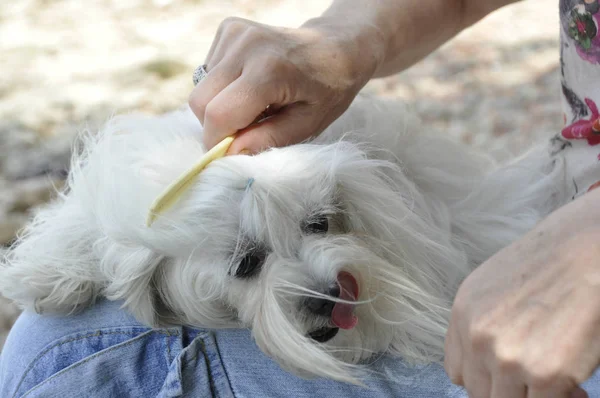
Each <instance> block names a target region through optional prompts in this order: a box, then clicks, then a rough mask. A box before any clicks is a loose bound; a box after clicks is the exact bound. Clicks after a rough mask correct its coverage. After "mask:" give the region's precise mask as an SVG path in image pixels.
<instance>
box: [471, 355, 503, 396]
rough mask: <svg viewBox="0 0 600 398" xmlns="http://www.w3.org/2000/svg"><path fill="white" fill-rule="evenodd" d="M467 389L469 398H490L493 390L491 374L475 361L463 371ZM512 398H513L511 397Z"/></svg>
mask: <svg viewBox="0 0 600 398" xmlns="http://www.w3.org/2000/svg"><path fill="white" fill-rule="evenodd" d="M463 378H464V381H465V388H466V390H467V392H468V393H469V398H489V397H490V393H491V389H492V380H491V377H490V374H489V373H488V372H487V370H486V369H485V368H484V367H483V364H478V363H476V362H475V361H468V364H467V366H465V369H464V370H463ZM511 398H512V397H511Z"/></svg>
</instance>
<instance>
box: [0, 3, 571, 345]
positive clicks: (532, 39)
mask: <svg viewBox="0 0 600 398" xmlns="http://www.w3.org/2000/svg"><path fill="white" fill-rule="evenodd" d="M557 3H558V1H557V0H527V1H523V2H520V3H518V4H515V5H512V6H509V7H506V8H505V9H502V10H500V11H498V12H496V13H494V14H492V15H490V16H489V17H487V18H486V19H485V20H483V21H482V22H480V23H479V24H477V25H476V26H474V27H472V28H471V29H469V30H467V31H465V32H463V33H462V34H460V35H459V36H458V37H456V38H455V39H454V40H452V41H451V42H450V43H448V44H447V45H446V46H444V47H443V48H441V49H440V50H438V51H437V52H435V53H434V54H432V55H431V56H429V57H428V58H427V59H425V60H424V61H422V62H421V63H419V64H417V65H415V66H414V67H413V68H411V69H409V70H407V71H406V72H404V73H402V74H400V75H398V76H394V77H391V78H387V79H383V80H376V81H373V82H371V83H370V84H369V85H368V87H367V88H366V91H368V92H371V93H374V94H377V95H383V96H388V97H398V98H402V99H405V100H406V101H408V102H409V103H410V104H411V105H412V106H413V108H414V109H415V111H416V112H417V113H418V114H419V115H420V116H421V118H422V119H423V120H424V122H425V124H424V125H425V127H426V128H436V129H441V130H442V131H444V132H445V133H447V134H450V135H452V136H455V137H457V138H459V139H461V140H463V141H465V142H467V143H469V144H471V145H474V146H476V147H480V148H483V149H485V150H489V151H492V152H493V153H494V154H495V155H496V156H498V157H505V156H507V155H508V154H511V153H512V154H514V153H516V152H518V151H520V150H522V149H524V148H526V147H527V146H528V145H529V144H530V143H531V142H532V141H534V140H537V139H542V138H544V137H550V136H551V135H552V134H554V133H556V132H557V131H558V129H560V128H561V127H562V116H561V112H560V100H559V92H560V91H559V90H560V89H559V58H558V57H559V43H558V7H557ZM328 5H329V1H327V0H279V1H276V0H97V1H93V0H86V1H79V0H13V1H3V2H0V65H1V66H0V68H1V73H0V256H1V254H2V250H5V249H6V248H7V247H9V245H10V244H11V242H12V241H13V240H14V237H15V234H16V233H17V232H18V231H19V229H20V228H22V227H23V225H24V224H25V223H26V221H27V219H28V217H29V216H30V214H31V212H32V210H33V209H35V208H36V207H37V206H40V205H42V204H43V203H45V202H46V201H47V200H49V199H50V198H51V196H52V192H53V190H54V189H55V187H60V186H61V184H62V182H63V181H64V177H65V173H66V171H67V167H68V160H69V152H70V144H71V141H72V139H73V137H74V136H75V134H77V132H78V131H81V130H83V129H91V130H94V129H97V128H98V126H99V125H101V124H102V123H103V122H104V121H106V120H107V119H108V118H109V117H110V116H111V115H114V114H116V113H125V112H129V111H145V112H150V113H160V112H164V111H167V110H170V109H172V108H175V107H178V106H180V105H182V104H183V103H185V101H186V100H187V97H188V94H189V92H190V90H191V88H192V83H191V76H192V71H193V70H194V68H195V67H196V66H197V65H199V64H202V63H203V61H204V56H205V54H206V53H207V51H208V49H209V48H210V44H211V42H212V38H213V35H214V33H215V32H216V30H217V27H218V25H219V23H220V22H221V20H223V19H224V18H226V17H228V16H239V17H243V18H248V19H253V20H256V21H259V22H263V23H267V24H272V25H279V26H288V27H295V26H298V25H300V24H301V23H302V22H304V21H305V20H306V19H308V18H310V17H314V16H317V15H319V14H320V13H321V12H322V11H323V10H324V9H325V8H326V7H327V6H328ZM431 28H432V29H435V26H433V25H432V27H431ZM17 314H18V312H17V310H16V309H15V308H14V307H13V306H12V305H10V304H9V303H7V302H6V301H5V300H3V299H1V298H0V347H1V345H2V342H3V341H4V338H5V336H6V333H7V331H8V330H9V328H10V325H11V324H12V322H13V321H14V319H15V317H16V316H17Z"/></svg>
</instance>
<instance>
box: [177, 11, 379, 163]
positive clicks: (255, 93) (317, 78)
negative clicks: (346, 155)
mask: <svg viewBox="0 0 600 398" xmlns="http://www.w3.org/2000/svg"><path fill="white" fill-rule="evenodd" d="M336 24H337V23H336V22H328V21H326V20H325V19H319V18H317V19H314V20H311V21H309V22H307V23H306V24H305V25H304V26H303V27H301V28H299V29H286V28H278V27H273V26H267V25H262V24H259V23H255V22H251V21H247V20H243V19H238V18H229V19H226V20H225V21H224V22H223V23H222V24H221V26H220V28H219V30H218V32H217V35H216V37H215V39H214V42H213V45H212V48H211V49H210V52H209V54H208V56H207V58H206V66H207V67H206V69H207V71H208V75H207V76H206V77H205V78H204V79H203V80H202V81H200V82H199V83H198V85H197V86H196V87H195V88H194V90H193V91H192V94H191V96H190V100H189V102H190V106H191V108H192V111H193V112H194V113H195V114H196V116H197V117H198V119H199V120H200V122H201V123H202V124H203V126H204V142H205V144H206V146H207V147H208V148H211V147H213V146H214V145H215V144H217V143H218V142H219V141H221V140H222V139H223V138H225V137H226V136H229V135H232V134H235V133H236V132H237V136H236V139H235V140H234V142H233V143H232V145H231V147H230V149H229V153H233V154H235V153H239V152H244V153H246V152H248V153H257V152H260V151H261V150H263V149H266V148H268V147H273V146H284V145H288V144H293V143H298V142H301V141H304V140H306V139H307V138H310V137H312V136H314V135H316V134H318V133H320V132H321V131H322V130H324V129H325V128H326V127H327V126H328V125H329V124H330V123H332V122H333V121H334V120H335V119H336V118H337V117H339V116H340V115H341V114H342V113H343V112H344V111H345V110H346V109H347V108H348V106H349V105H350V103H351V102H352V100H353V99H354V97H355V96H356V94H357V93H358V92H359V90H360V89H361V88H362V87H363V86H364V85H365V84H366V83H367V82H368V81H369V79H370V78H371V77H372V76H373V74H374V72H375V70H376V68H377V64H378V60H379V58H378V57H379V53H380V52H382V51H383V50H379V44H378V42H377V35H376V31H375V30H372V29H371V30H369V29H368V28H359V27H356V26H354V27H352V28H349V27H348V26H345V25H344V24H343V23H342V24H340V25H339V26H336ZM367 32H373V33H367ZM267 107H269V110H268V112H269V113H268V114H269V115H270V117H268V118H267V119H266V120H263V121H262V122H261V123H259V124H253V125H251V124H252V123H253V122H254V121H255V119H256V118H257V117H258V116H259V115H260V114H261V113H262V112H263V111H265V109H266V108H267ZM249 125H251V126H250V127H248V126H249Z"/></svg>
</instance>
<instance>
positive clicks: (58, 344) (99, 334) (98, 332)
mask: <svg viewBox="0 0 600 398" xmlns="http://www.w3.org/2000/svg"><path fill="white" fill-rule="evenodd" d="M132 329H136V328H132ZM137 329H140V330H147V328H139V327H138V328H137ZM112 334H127V335H133V334H135V333H134V332H133V331H124V330H123V331H111V332H102V330H96V331H95V332H93V333H88V334H85V335H83V336H77V337H72V338H70V339H68V340H65V341H61V342H57V343H54V344H52V345H51V346H50V347H48V348H46V349H45V350H43V351H42V352H40V353H39V354H38V355H36V356H35V358H33V359H32V360H31V363H30V364H29V365H28V366H27V369H25V372H24V373H23V376H21V379H20V380H19V383H18V384H17V387H16V389H15V392H14V393H13V395H12V397H13V398H14V397H16V396H17V393H18V392H19V389H20V388H21V384H23V382H24V381H25V379H26V378H27V376H28V375H29V372H30V371H31V369H33V367H34V366H35V364H36V363H37V362H38V361H39V360H40V359H41V358H42V357H43V356H44V355H46V354H47V353H48V352H50V351H52V350H53V349H55V348H57V347H60V346H62V345H64V344H68V343H72V342H74V341H78V340H83V339H87V338H90V337H99V336H104V335H107V336H108V335H112Z"/></svg>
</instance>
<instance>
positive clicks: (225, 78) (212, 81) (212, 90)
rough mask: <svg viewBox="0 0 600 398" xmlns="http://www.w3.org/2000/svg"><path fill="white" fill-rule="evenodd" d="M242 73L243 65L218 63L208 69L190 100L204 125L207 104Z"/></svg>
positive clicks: (191, 105) (193, 109) (195, 113)
mask: <svg viewBox="0 0 600 398" xmlns="http://www.w3.org/2000/svg"><path fill="white" fill-rule="evenodd" d="M241 73H242V68H241V66H238V65H234V64H225V65H217V66H216V67H215V68H214V69H208V74H207V75H206V77H205V78H204V79H202V80H201V81H200V82H199V83H198V84H197V85H196V87H194V89H193V90H192V93H191V94H190V98H189V101H188V102H189V105H190V108H191V109H192V112H194V115H196V117H197V118H198V120H200V123H202V125H204V118H205V116H206V107H207V105H208V104H209V103H210V102H211V101H212V100H213V99H214V98H215V97H216V96H217V95H218V94H219V93H220V92H221V91H223V90H224V89H225V88H226V87H227V86H229V85H230V84H231V83H233V82H234V81H236V80H237V79H238V78H239V76H240V75H241Z"/></svg>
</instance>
